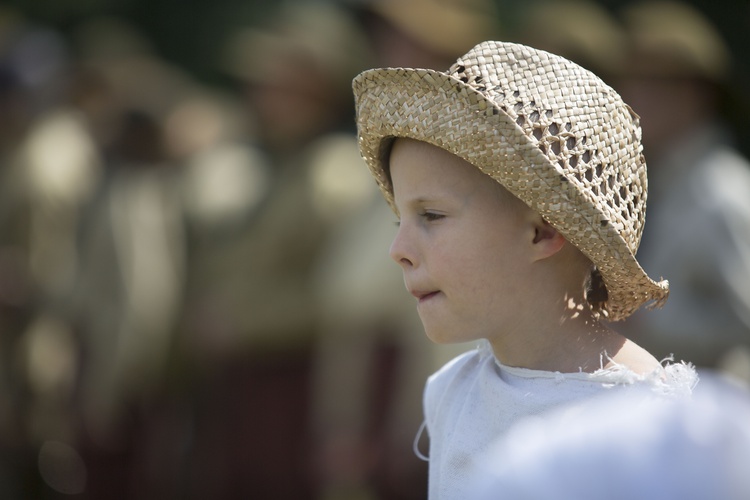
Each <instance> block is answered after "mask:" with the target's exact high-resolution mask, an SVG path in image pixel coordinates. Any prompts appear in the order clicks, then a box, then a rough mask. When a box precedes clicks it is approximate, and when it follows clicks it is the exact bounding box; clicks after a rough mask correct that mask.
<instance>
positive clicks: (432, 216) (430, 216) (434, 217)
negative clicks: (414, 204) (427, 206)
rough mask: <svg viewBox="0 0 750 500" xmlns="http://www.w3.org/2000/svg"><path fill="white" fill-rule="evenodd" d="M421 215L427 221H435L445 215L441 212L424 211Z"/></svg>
mask: <svg viewBox="0 0 750 500" xmlns="http://www.w3.org/2000/svg"><path fill="white" fill-rule="evenodd" d="M421 215H422V217H424V218H425V219H426V220H428V221H436V220H440V219H442V218H443V217H445V216H444V215H443V214H439V213H435V212H424V213H422V214H421Z"/></svg>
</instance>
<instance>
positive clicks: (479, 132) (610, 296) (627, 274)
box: [353, 42, 669, 321]
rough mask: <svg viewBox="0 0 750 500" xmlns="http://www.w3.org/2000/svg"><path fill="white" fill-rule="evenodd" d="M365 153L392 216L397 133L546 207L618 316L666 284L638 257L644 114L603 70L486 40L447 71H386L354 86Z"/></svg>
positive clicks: (657, 297)
mask: <svg viewBox="0 0 750 500" xmlns="http://www.w3.org/2000/svg"><path fill="white" fill-rule="evenodd" d="M353 89H354V95H355V100H356V110H357V125H358V133H359V146H360V152H361V154H362V156H363V158H364V159H365V161H366V162H367V164H368V166H369V168H370V170H371V172H372V174H373V175H374V177H375V179H376V180H377V182H378V184H379V185H380V188H381V190H382V191H383V194H384V195H385V198H386V200H387V201H388V203H389V204H390V205H391V208H393V210H394V211H397V210H396V207H395V205H394V202H393V190H392V187H391V185H390V181H389V178H388V176H387V175H386V171H385V170H384V161H387V155H388V152H389V146H390V143H391V140H390V139H392V138H393V137H410V138H413V139H418V140H421V141H425V142H428V143H431V144H433V145H436V146H438V147H441V148H444V149H446V150H448V151H450V152H451V153H453V154H455V155H457V156H459V157H461V158H463V159H465V160H466V161H468V162H470V163H472V164H473V165H475V166H476V167H477V168H479V169H480V170H481V171H482V172H484V173H486V174H487V175H489V176H490V177H492V178H493V179H495V180H496V181H497V182H499V183H500V184H501V185H503V186H504V187H505V188H506V189H507V190H508V191H510V192H511V193H513V194H514V195H515V196H517V197H518V198H520V199H521V200H522V201H524V202H525V203H526V204H527V205H529V206H530V207H531V208H533V209H534V210H536V211H538V212H539V213H540V214H541V215H542V216H543V217H544V218H545V219H546V220H547V221H548V222H549V223H550V224H552V225H553V226H554V227H556V228H557V229H558V230H559V231H560V232H561V233H562V234H563V235H564V236H565V237H566V238H567V239H568V241H570V242H571V243H573V244H574V245H576V247H578V248H579V249H580V250H581V251H582V252H583V253H584V254H586V255H587V256H588V257H589V258H590V259H591V261H592V262H593V263H594V264H595V265H596V266H597V269H598V271H599V272H600V273H601V277H602V279H603V281H604V284H605V285H606V289H607V299H606V302H604V303H602V304H599V308H600V310H601V312H602V313H603V315H604V316H606V317H607V318H608V319H609V320H611V321H617V320H621V319H624V318H626V317H627V316H629V315H630V314H632V313H633V312H634V311H635V310H637V309H638V308H639V307H641V306H642V305H644V304H646V303H649V305H650V306H652V307H653V306H661V305H662V304H663V302H664V301H665V300H666V298H667V295H668V292H669V286H668V283H667V281H666V280H662V281H660V282H658V283H657V282H655V281H653V280H652V279H651V278H649V277H648V276H647V275H646V273H645V272H644V271H643V269H642V268H641V266H640V265H639V264H638V262H637V260H636V259H635V253H636V250H637V248H638V245H639V243H640V238H641V233H642V231H643V224H644V218H645V210H646V196H647V180H646V163H645V160H644V158H643V154H642V147H641V130H640V125H639V120H638V116H637V115H636V114H635V113H633V111H632V110H631V109H630V107H629V106H627V105H626V104H625V103H624V102H623V101H622V99H621V98H620V96H619V95H618V94H617V93H616V92H615V91H614V90H613V89H611V88H610V87H609V86H607V85H606V84H604V82H602V81H601V80H600V79H599V78H598V77H597V76H596V75H594V74H593V73H591V72H589V71H587V70H585V69H583V68H581V67H580V66H578V65H576V64H574V63H572V62H570V61H568V60H566V59H564V58H562V57H559V56H556V55H553V54H550V53H547V52H544V51H540V50H536V49H533V48H531V47H527V46H524V45H519V44H513V43H505V42H484V43H481V44H479V45H477V46H476V47H474V48H473V49H472V50H471V51H469V52H468V53H467V54H466V55H464V56H463V57H461V58H459V59H458V61H456V63H455V64H453V66H451V68H450V69H449V70H448V72H446V73H443V72H438V71H434V70H426V69H408V68H383V69H373V70H368V71H365V72H363V73H361V74H360V75H359V76H357V77H356V78H355V79H354V82H353Z"/></svg>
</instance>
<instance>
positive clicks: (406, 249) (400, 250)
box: [389, 226, 414, 269]
mask: <svg viewBox="0 0 750 500" xmlns="http://www.w3.org/2000/svg"><path fill="white" fill-rule="evenodd" d="M389 253H390V256H391V259H393V260H394V261H395V262H396V264H398V265H399V266H401V267H402V268H404V269H406V268H407V267H413V266H414V252H413V251H412V250H411V247H410V245H409V244H408V240H407V236H406V232H405V231H404V228H403V226H401V227H399V229H398V231H397V232H396V236H395V237H394V238H393V242H392V243H391V249H390V252H389Z"/></svg>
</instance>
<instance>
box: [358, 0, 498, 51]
mask: <svg viewBox="0 0 750 500" xmlns="http://www.w3.org/2000/svg"><path fill="white" fill-rule="evenodd" d="M366 8H367V9H368V10H370V11H371V12H374V13H375V14H377V15H378V16H380V17H381V18H383V19H385V20H386V21H388V22H389V23H391V24H392V25H393V26H395V27H396V28H398V29H399V30H401V31H402V32H403V33H406V34H407V35H408V36H410V37H411V38H412V39H413V40H415V41H417V42H418V43H420V44H422V45H423V46H424V47H426V48H428V49H429V50H431V51H433V52H435V53H437V54H440V55H447V56H449V57H450V59H449V60H452V59H453V58H455V57H456V56H457V55H458V54H463V53H464V52H466V51H467V50H469V49H470V48H471V47H473V46H474V45H476V44H477V43H479V42H481V41H483V40H487V39H490V38H494V36H495V35H496V34H497V32H498V30H499V24H500V20H499V16H498V13H497V9H496V7H495V4H494V2H492V0H368V1H367V3H366Z"/></svg>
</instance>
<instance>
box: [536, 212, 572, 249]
mask: <svg viewBox="0 0 750 500" xmlns="http://www.w3.org/2000/svg"><path fill="white" fill-rule="evenodd" d="M565 241H566V240H565V237H564V236H563V235H562V234H560V232H559V231H558V230H557V229H555V228H554V227H552V225H551V224H550V223H549V222H547V221H546V220H544V219H542V218H541V217H539V219H538V220H537V221H536V223H535V224H534V240H533V242H532V243H533V248H534V255H535V257H536V260H541V259H546V258H547V257H552V256H553V255H555V254H556V253H557V252H559V251H560V250H562V247H563V246H565Z"/></svg>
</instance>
